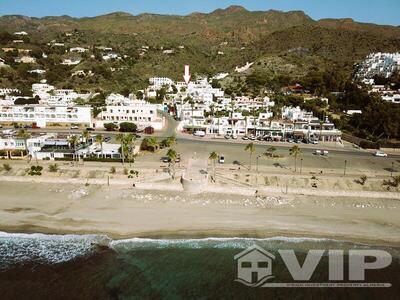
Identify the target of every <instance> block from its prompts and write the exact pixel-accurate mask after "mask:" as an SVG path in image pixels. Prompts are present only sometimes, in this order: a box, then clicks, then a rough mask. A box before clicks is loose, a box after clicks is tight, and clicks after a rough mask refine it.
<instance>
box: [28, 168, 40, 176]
mask: <svg viewBox="0 0 400 300" xmlns="http://www.w3.org/2000/svg"><path fill="white" fill-rule="evenodd" d="M42 170H43V167H42V166H31V168H30V170H29V171H28V175H30V176H41V175H42Z"/></svg>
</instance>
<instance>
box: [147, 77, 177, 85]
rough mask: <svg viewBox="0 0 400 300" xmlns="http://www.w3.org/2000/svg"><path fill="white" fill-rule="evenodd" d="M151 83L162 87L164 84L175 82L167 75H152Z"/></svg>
mask: <svg viewBox="0 0 400 300" xmlns="http://www.w3.org/2000/svg"><path fill="white" fill-rule="evenodd" d="M149 82H150V84H152V85H154V86H158V87H161V86H163V85H168V86H171V85H173V84H174V81H173V80H172V79H170V78H167V77H152V78H150V79H149Z"/></svg>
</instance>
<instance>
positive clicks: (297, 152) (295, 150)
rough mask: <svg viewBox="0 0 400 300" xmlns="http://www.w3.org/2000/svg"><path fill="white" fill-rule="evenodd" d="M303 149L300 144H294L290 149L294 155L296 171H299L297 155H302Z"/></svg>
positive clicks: (290, 152)
mask: <svg viewBox="0 0 400 300" xmlns="http://www.w3.org/2000/svg"><path fill="white" fill-rule="evenodd" d="M301 153H302V152H301V149H300V147H299V146H297V145H294V146H293V147H292V148H290V149H289V154H290V155H291V156H294V171H295V172H297V156H298V155H300V154H301Z"/></svg>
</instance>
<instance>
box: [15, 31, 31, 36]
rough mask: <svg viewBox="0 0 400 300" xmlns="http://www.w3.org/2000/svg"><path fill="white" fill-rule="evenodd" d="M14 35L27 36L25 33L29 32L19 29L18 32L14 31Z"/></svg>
mask: <svg viewBox="0 0 400 300" xmlns="http://www.w3.org/2000/svg"><path fill="white" fill-rule="evenodd" d="M14 35H22V36H25V35H28V33H27V32H25V31H18V32H14Z"/></svg>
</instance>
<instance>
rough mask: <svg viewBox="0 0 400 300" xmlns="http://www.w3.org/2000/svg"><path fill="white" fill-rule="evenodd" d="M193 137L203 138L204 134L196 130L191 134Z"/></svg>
mask: <svg viewBox="0 0 400 300" xmlns="http://www.w3.org/2000/svg"><path fill="white" fill-rule="evenodd" d="M193 135H194V136H198V137H205V136H206V133H205V132H204V131H202V130H197V131H195V132H194V133H193Z"/></svg>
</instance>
